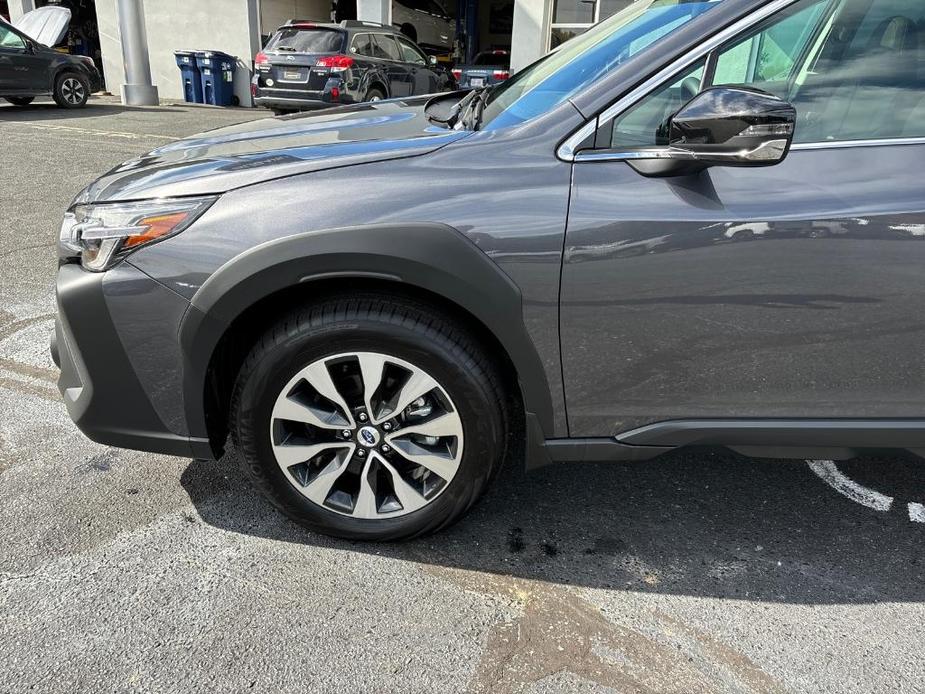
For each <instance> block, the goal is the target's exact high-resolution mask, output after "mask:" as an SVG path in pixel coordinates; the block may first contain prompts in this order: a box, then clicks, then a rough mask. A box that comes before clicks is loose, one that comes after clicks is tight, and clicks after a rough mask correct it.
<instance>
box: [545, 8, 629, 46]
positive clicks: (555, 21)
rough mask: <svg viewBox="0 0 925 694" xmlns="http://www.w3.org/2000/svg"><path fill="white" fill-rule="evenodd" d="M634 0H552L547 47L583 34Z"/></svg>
mask: <svg viewBox="0 0 925 694" xmlns="http://www.w3.org/2000/svg"><path fill="white" fill-rule="evenodd" d="M633 1H634V0H553V6H552V27H551V31H550V36H549V49H550V50H551V49H553V48H556V47H557V46H559V45H561V44H563V43H565V42H566V41H568V40H569V39H572V38H575V37H576V36H578V35H579V34H583V33H584V32H586V31H587V30H588V29H590V28H591V27H592V26H594V25H595V24H597V23H598V22H600V21H602V20H604V19H607V18H608V17H610V16H611V15H614V14H616V13H617V12H619V11H620V10H622V9H623V8H624V7H627V6H629V5H630V4H632V3H633Z"/></svg>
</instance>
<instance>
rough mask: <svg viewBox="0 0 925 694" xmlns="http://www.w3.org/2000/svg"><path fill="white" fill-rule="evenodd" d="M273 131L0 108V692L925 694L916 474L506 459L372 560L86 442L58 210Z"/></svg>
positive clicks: (213, 484) (239, 491) (237, 483)
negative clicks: (188, 150) (462, 511)
mask: <svg viewBox="0 0 925 694" xmlns="http://www.w3.org/2000/svg"><path fill="white" fill-rule="evenodd" d="M263 115H264V114H263V113H261V112H257V111H249V110H244V109H227V110H222V109H210V108H195V107H187V106H182V105H181V106H164V107H159V108H123V107H122V106H120V105H118V104H117V103H116V102H115V101H114V100H112V99H94V100H92V101H91V102H90V105H89V107H88V108H87V109H85V110H82V111H77V112H65V111H61V110H59V109H56V108H54V107H53V105H52V104H51V103H50V102H49V103H44V102H43V103H40V104H37V105H35V106H33V107H29V108H15V107H12V106H6V105H0V143H2V144H0V261H2V262H3V267H2V271H0V692H24V691H39V692H113V691H117V692H123V691H124V692H129V691H151V692H199V691H228V692H238V691H248V690H254V691H268V692H269V691H272V692H290V691H291V692H305V691H311V692H403V693H405V692H409V693H410V692H463V691H469V692H499V693H506V692H533V693H541V692H543V693H546V692H635V691H653V692H684V693H687V692H777V691H793V692H857V691H871V692H873V691H878V692H879V691H908V692H914V691H922V690H923V689H925V659H923V657H922V654H923V653H925V630H923V629H922V625H923V623H925V609H923V601H925V567H923V561H925V556H923V552H922V539H923V538H925V523H923V521H925V507H922V506H921V505H922V504H925V463H923V462H922V461H919V460H918V459H913V458H911V457H910V458H905V457H884V458H880V459H865V460H858V461H851V462H848V463H842V464H839V465H833V464H829V463H824V462H823V463H815V464H813V465H810V464H807V463H805V462H792V461H791V462H784V461H767V460H761V461H759V460H750V459H747V458H744V457H741V456H737V455H734V454H732V453H728V452H724V451H714V450H692V451H685V452H681V453H676V454H671V455H668V456H664V457H662V458H659V459H657V460H655V461H650V462H646V463H633V464H609V465H608V464H595V465H572V466H559V467H552V468H546V469H543V470H540V471H537V472H534V473H531V474H525V473H524V472H523V471H522V470H521V469H520V468H521V467H522V466H520V465H518V464H516V461H515V462H514V464H511V465H509V466H508V468H507V469H506V470H505V471H504V472H502V474H501V476H500V478H499V479H498V480H497V482H496V484H495V486H494V488H493V489H492V491H491V492H490V493H489V494H488V496H487V497H486V498H485V499H484V500H483V501H482V503H480V504H479V505H478V506H477V507H476V508H475V509H474V510H473V511H472V513H470V515H469V516H468V517H467V518H465V519H464V520H463V521H462V522H461V523H459V524H458V525H457V526H455V527H453V528H451V529H449V530H447V531H445V532H443V533H441V534H439V535H436V536H433V537H429V538H424V539H421V540H417V541H414V542H408V543H404V544H388V545H373V544H360V543H350V542H344V541H338V540H332V539H329V538H325V537H322V536H319V535H314V534H312V533H309V532H307V531H305V530H303V529H301V528H300V527H299V526H297V525H295V524H294V523H292V522H290V521H288V520H286V519H285V518H283V517H281V516H280V515H279V514H278V513H277V512H276V511H275V510H274V509H273V508H272V507H271V506H270V505H269V504H268V503H267V502H265V501H264V500H263V499H262V498H260V497H259V496H257V495H256V493H255V492H254V490H253V489H251V488H250V487H249V485H248V484H247V482H246V481H245V479H244V478H243V475H242V473H241V472H240V470H239V466H238V464H237V461H236V460H235V457H234V454H233V453H232V454H229V455H227V456H226V458H225V459H224V460H222V461H219V462H206V461H199V460H188V459H182V458H173V457H167V456H158V455H151V454H145V453H138V452H133V451H125V450H118V449H112V448H107V447H105V446H100V445H97V444H94V443H92V442H90V441H88V440H87V439H85V438H84V437H83V436H82V435H81V434H80V432H79V431H78V430H77V429H76V428H75V427H74V426H73V425H72V424H71V422H70V420H69V419H68V417H67V414H66V412H65V409H64V406H63V405H62V404H61V402H60V399H59V397H58V394H57V390H56V388H55V385H54V383H55V378H56V371H55V369H54V366H53V364H52V363H51V360H50V358H49V356H48V351H47V345H48V338H49V335H50V333H51V331H52V326H53V313H54V272H55V262H56V261H55V240H56V235H57V230H58V225H59V222H60V218H61V215H62V213H63V211H64V210H65V208H66V207H67V205H68V203H69V201H70V200H71V199H72V197H73V196H74V194H75V193H77V191H79V190H80V189H81V188H82V187H83V186H84V185H86V184H87V183H88V182H90V181H91V180H93V179H94V178H95V177H96V176H98V175H100V174H101V173H103V172H104V171H106V170H108V169H109V168H110V167H112V166H114V165H116V164H118V163H120V162H121V161H123V160H125V159H127V158H129V157H132V156H135V155H137V154H139V153H142V152H144V151H146V150H149V149H152V148H154V147H157V146H159V145H162V144H165V143H167V142H170V141H172V140H173V139H174V138H178V137H183V136H185V135H189V134H193V133H196V132H199V131H202V130H206V129H209V128H212V127H217V126H220V125H226V124H231V123H235V122H239V121H242V120H246V119H251V118H257V117H263ZM319 175H320V174H319ZM448 175H449V174H448Z"/></svg>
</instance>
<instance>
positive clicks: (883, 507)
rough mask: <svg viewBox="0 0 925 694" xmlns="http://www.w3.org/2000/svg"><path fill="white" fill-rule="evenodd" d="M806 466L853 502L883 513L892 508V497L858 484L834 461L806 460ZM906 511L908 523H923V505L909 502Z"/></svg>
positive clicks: (924, 517) (924, 520)
mask: <svg viewBox="0 0 925 694" xmlns="http://www.w3.org/2000/svg"><path fill="white" fill-rule="evenodd" d="M806 464H807V465H809V469H810V470H812V471H813V472H814V473H815V474H816V476H818V477H819V478H820V479H821V480H822V481H823V482H825V483H826V484H827V485H829V486H830V487H832V489H834V490H835V491H837V492H838V493H839V494H841V495H842V496H845V497H847V498H849V499H851V500H852V501H853V502H855V503H857V504H861V505H862V506H866V507H867V508H870V509H873V510H874V511H881V512H884V513H886V512H888V511H890V510H891V509H892V508H893V504H894V502H895V499H894V498H893V497H892V496H888V495H887V494H883V493H882V492H879V491H877V490H876V489H871V488H870V487H866V486H864V485H862V484H858V483H857V482H855V481H854V480H852V479H851V478H850V477H847V476H846V475H845V474H844V473H843V472H842V471H841V470H839V469H838V465H837V464H836V462H835V461H834V460H807V461H806ZM907 510H908V513H909V520H910V521H912V522H913V523H925V504H923V503H920V502H917V501H910V502H909V503H908V504H907Z"/></svg>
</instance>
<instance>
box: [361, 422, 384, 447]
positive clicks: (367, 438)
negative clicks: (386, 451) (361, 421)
mask: <svg viewBox="0 0 925 694" xmlns="http://www.w3.org/2000/svg"><path fill="white" fill-rule="evenodd" d="M357 441H358V442H359V443H360V444H362V445H363V446H366V447H367V448H372V447H373V446H376V445H378V443H379V432H378V430H377V429H376V427H368V426H367V427H362V428H361V429H360V430H359V431H358V432H357Z"/></svg>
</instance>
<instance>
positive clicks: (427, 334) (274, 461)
mask: <svg viewBox="0 0 925 694" xmlns="http://www.w3.org/2000/svg"><path fill="white" fill-rule="evenodd" d="M501 384H502V378H501V375H500V373H499V370H498V367H497V366H496V364H495V363H494V362H493V361H492V359H491V357H490V352H489V351H488V350H486V349H485V347H484V346H483V345H482V344H480V343H479V342H478V341H477V340H476V339H474V338H473V337H472V336H471V335H470V334H469V333H468V331H466V330H465V329H463V328H461V327H460V326H458V325H457V324H456V323H455V322H454V321H453V319H452V318H450V317H449V316H447V315H444V314H443V313H442V312H441V311H438V310H437V309H435V308H433V307H431V306H429V305H427V304H422V303H418V302H415V301H413V300H411V299H407V298H403V297H398V296H395V297H385V298H384V297H382V295H379V294H368V295H366V294H362V295H359V296H352V297H346V296H345V297H338V296H335V297H332V298H330V299H328V300H325V301H322V302H320V303H318V304H317V305H314V306H312V307H308V308H304V309H300V310H297V311H294V312H293V313H291V314H289V315H287V316H286V317H284V318H283V319H281V320H280V321H279V322H278V323H276V324H275V325H274V326H273V327H271V328H270V329H269V330H268V331H267V332H266V333H265V334H264V335H263V337H262V338H260V340H259V341H258V343H257V344H256V345H255V346H254V347H253V349H252V350H251V352H250V354H249V355H248V357H247V358H246V360H245V362H244V365H243V366H242V368H241V371H240V373H239V375H238V378H237V382H236V385H235V391H234V397H233V403H232V414H231V417H232V431H233V435H234V439H235V442H236V444H237V446H238V449H239V451H240V452H241V455H242V459H243V463H244V465H245V469H246V471H247V473H248V475H249V477H250V478H251V480H252V481H253V482H254V484H255V485H256V486H257V487H258V488H259V489H260V490H261V491H262V492H263V493H264V494H266V495H267V496H268V497H269V499H270V500H271V501H272V503H273V504H274V505H276V506H277V507H278V508H279V509H281V510H282V511H283V512H285V513H286V514H287V515H289V516H290V517H291V518H293V519H294V520H296V521H297V522H299V523H301V524H303V525H304V526H306V527H308V528H310V529H311V530H315V531H318V532H321V533H325V534H329V535H335V536H338V537H344V538H350V539H357V540H396V539H402V538H408V537H413V536H416V535H421V534H424V533H430V532H434V531H436V530H439V529H440V528H442V527H444V526H446V525H449V524H450V523H452V522H453V521H455V520H456V519H458V518H459V517H460V516H462V515H463V513H465V512H466V511H467V510H468V509H469V508H470V507H471V506H472V504H473V503H474V502H475V501H476V500H477V499H478V498H479V497H480V496H481V494H482V493H483V492H484V490H485V488H486V486H487V484H488V482H489V481H490V480H491V479H492V478H493V476H494V473H495V472H496V471H497V469H498V467H499V466H500V464H501V462H502V459H503V457H504V452H505V443H506V437H507V429H508V424H507V423H508V415H507V413H506V410H505V408H504V405H503V403H505V402H506V398H505V395H504V389H503V387H502V385H501Z"/></svg>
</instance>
